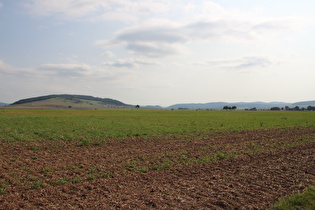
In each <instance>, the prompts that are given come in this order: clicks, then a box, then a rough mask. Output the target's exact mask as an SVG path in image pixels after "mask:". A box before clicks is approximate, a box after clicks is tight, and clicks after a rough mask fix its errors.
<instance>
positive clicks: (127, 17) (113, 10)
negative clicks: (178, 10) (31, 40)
mask: <svg viewBox="0 0 315 210" xmlns="http://www.w3.org/2000/svg"><path fill="white" fill-rule="evenodd" d="M24 5H25V7H26V8H27V9H28V11H29V12H30V13H31V14H34V15H39V16H57V17H61V18H65V19H73V20H75V19H81V18H84V19H87V20H101V19H105V20H121V21H126V22H130V21H137V20H138V19H139V18H140V17H143V16H147V15H151V14H154V13H161V12H163V11H166V10H168V3H167V1H161V0H160V1H153V0H134V1H129V0H103V1H99V0H54V1H51V0H29V1H27V2H26V3H24Z"/></svg>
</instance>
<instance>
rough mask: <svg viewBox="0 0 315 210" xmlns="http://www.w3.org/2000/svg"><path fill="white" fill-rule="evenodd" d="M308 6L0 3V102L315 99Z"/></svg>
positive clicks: (312, 22) (216, 1)
mask: <svg viewBox="0 0 315 210" xmlns="http://www.w3.org/2000/svg"><path fill="white" fill-rule="evenodd" d="M314 8H315V1H313V0H303V1H299V2H298V1H296V0H277V1H272V0H263V1H262V0H261V1H258V0H213V1H210V0H195V1H188V0H173V1H167V0H103V1H102V0H54V1H51V0H23V1H22V0H0V101H1V102H7V103H12V102H14V101H16V100H19V99H22V98H27V97H35V96H41V95H47V94H64V93H69V94H85V95H92V96H97V97H104V98H114V99H117V100H120V101H122V102H125V103H129V104H141V105H156V104H158V105H162V106H168V105H172V104H175V103H196V102H200V103H205V102H214V101H226V102H238V101H265V102H270V101H285V102H296V101H304V100H315V94H314V91H315V82H314V80H315V79H314V78H315V59H314V56H315V41H314V37H315V15H314V12H313V10H314Z"/></svg>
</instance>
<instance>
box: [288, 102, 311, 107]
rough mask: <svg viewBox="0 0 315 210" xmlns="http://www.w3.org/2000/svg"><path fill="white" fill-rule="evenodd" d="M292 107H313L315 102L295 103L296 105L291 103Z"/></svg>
mask: <svg viewBox="0 0 315 210" xmlns="http://www.w3.org/2000/svg"><path fill="white" fill-rule="evenodd" d="M292 106H301V107H307V106H315V101H301V102H296V103H293V104H292Z"/></svg>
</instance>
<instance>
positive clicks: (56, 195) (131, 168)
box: [0, 128, 315, 209]
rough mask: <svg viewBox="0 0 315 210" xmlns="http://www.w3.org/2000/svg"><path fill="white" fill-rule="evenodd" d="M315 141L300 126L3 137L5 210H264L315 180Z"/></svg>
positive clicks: (0, 184)
mask: <svg viewBox="0 0 315 210" xmlns="http://www.w3.org/2000/svg"><path fill="white" fill-rule="evenodd" d="M314 139H315V129H314V128H308V129H306V128H304V129H301V128H300V129H284V130H282V129H270V130H255V131H238V132H236V131H234V132H232V131H230V132H225V133H212V134H207V135H206V134H196V133H194V134H187V135H185V136H184V135H181V136H165V137H163V138H162V137H159V138H157V137H156V138H149V139H143V138H140V137H139V138H130V139H112V140H111V141H109V142H108V143H106V144H102V145H97V146H95V145H92V146H78V145H70V144H66V143H64V142H58V144H56V143H55V142H42V143H38V142H37V143H36V142H34V143H9V142H5V141H1V142H0V155H1V161H0V169H1V171H0V194H1V195H0V209H20V208H23V209H116V208H121V209H153V208H156V209H266V208H268V207H270V206H272V204H273V203H274V202H275V201H276V200H277V199H278V198H280V197H283V196H286V195H289V194H292V193H296V192H299V191H302V190H304V189H305V188H306V187H307V186H310V185H314V184H315V167H314V165H315V142H314ZM62 143H63V144H62ZM76 182H77V183H76Z"/></svg>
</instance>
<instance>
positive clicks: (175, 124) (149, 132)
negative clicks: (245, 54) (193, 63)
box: [0, 109, 315, 149]
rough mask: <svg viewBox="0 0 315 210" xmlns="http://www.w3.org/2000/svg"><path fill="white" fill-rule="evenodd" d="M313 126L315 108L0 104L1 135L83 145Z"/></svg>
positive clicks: (17, 139)
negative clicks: (34, 107) (25, 106)
mask: <svg viewBox="0 0 315 210" xmlns="http://www.w3.org/2000/svg"><path fill="white" fill-rule="evenodd" d="M314 126H315V112H289V111H279V112H274V111H255V112H253V111H233V112H231V111H170V110H30V109H28V110H22V109H0V140H6V141H32V142H37V141H47V140H48V141H53V140H60V141H64V142H74V141H76V142H79V145H81V146H89V145H92V144H101V143H105V142H106V139H108V138H116V137H121V138H133V137H139V136H141V137H152V136H160V135H168V134H182V135H184V134H186V133H196V134H197V133H199V134H200V133H209V132H213V131H218V130H252V129H265V128H291V127H314ZM34 148H35V147H34ZM34 148H33V149H34Z"/></svg>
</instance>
